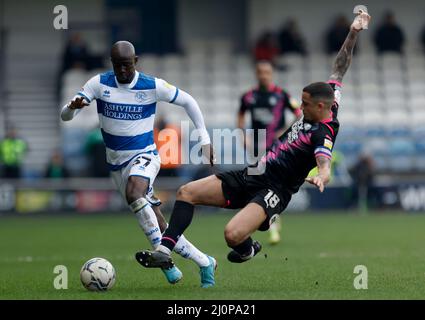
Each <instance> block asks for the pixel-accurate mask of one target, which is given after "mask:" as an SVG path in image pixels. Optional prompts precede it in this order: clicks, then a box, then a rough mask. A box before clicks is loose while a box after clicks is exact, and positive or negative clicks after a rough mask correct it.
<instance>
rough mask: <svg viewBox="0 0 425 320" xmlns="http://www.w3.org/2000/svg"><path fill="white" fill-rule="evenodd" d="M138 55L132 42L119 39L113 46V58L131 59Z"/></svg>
mask: <svg viewBox="0 0 425 320" xmlns="http://www.w3.org/2000/svg"><path fill="white" fill-rule="evenodd" d="M135 56H136V50H135V49H134V46H133V44H132V43H131V42H128V41H118V42H115V43H114V45H113V46H112V48H111V59H112V60H129V59H133V58H134V57H135Z"/></svg>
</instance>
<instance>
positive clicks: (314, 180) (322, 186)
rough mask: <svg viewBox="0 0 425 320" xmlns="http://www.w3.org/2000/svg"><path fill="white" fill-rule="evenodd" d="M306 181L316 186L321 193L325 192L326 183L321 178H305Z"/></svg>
mask: <svg viewBox="0 0 425 320" xmlns="http://www.w3.org/2000/svg"><path fill="white" fill-rule="evenodd" d="M305 181H307V182H308V183H310V184H312V185H314V186H316V187H317V188H318V189H319V190H320V192H323V190H325V182H324V181H323V179H322V177H321V176H314V177H310V178H305Z"/></svg>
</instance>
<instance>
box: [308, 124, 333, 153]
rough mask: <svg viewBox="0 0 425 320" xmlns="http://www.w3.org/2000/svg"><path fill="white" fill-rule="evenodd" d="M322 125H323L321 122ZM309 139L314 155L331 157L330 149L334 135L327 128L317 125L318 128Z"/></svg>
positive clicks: (331, 148)
mask: <svg viewBox="0 0 425 320" xmlns="http://www.w3.org/2000/svg"><path fill="white" fill-rule="evenodd" d="M323 126H325V125H324V124H323ZM311 141H312V143H313V146H314V155H315V157H319V156H323V157H325V158H329V159H332V150H333V146H334V142H335V137H334V136H333V135H332V134H331V133H330V130H329V129H326V128H324V127H322V125H321V127H319V129H318V130H317V131H315V132H313V135H312V137H311Z"/></svg>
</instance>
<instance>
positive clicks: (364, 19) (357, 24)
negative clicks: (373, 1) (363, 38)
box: [351, 10, 371, 31]
mask: <svg viewBox="0 0 425 320" xmlns="http://www.w3.org/2000/svg"><path fill="white" fill-rule="evenodd" d="M370 19H371V16H370V15H369V14H368V13H367V12H364V11H363V10H359V13H357V15H356V17H355V18H354V21H353V23H352V24H351V30H355V31H361V30H363V29H367V28H368V25H369V21H370Z"/></svg>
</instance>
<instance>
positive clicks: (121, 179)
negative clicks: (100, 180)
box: [61, 41, 216, 287]
mask: <svg viewBox="0 0 425 320" xmlns="http://www.w3.org/2000/svg"><path fill="white" fill-rule="evenodd" d="M137 60H138V57H137V56H136V54H135V49H134V46H133V45H132V44H131V43H130V42H127V41H119V42H117V43H115V44H114V45H113V46H112V49H111V61H112V65H113V69H114V70H113V71H110V72H106V73H103V74H99V75H96V76H95V77H93V78H91V79H90V80H89V81H88V82H87V83H86V84H85V85H84V87H83V88H82V90H81V91H80V92H78V94H77V95H76V96H75V97H74V98H73V99H72V101H71V102H69V103H68V104H67V105H65V106H64V107H63V109H62V112H61V118H62V120H63V121H69V120H71V119H73V118H74V116H75V115H76V114H77V113H78V112H79V111H80V109H82V108H84V107H85V106H88V105H89V104H90V102H92V101H93V100H96V102H97V112H98V115H99V121H100V128H101V130H102V135H103V140H104V143H105V145H106V161H107V163H108V164H109V166H110V170H111V172H112V178H113V180H114V182H115V184H116V186H117V188H118V190H119V191H120V192H121V194H122V196H123V197H124V198H125V200H126V201H127V203H128V204H129V206H130V208H131V210H132V211H133V212H134V213H135V215H136V216H137V218H138V221H139V224H140V226H141V228H142V229H143V231H144V233H145V235H146V236H147V237H148V239H149V241H150V243H151V245H152V247H153V248H156V247H157V246H158V245H159V244H160V242H161V237H162V234H161V231H164V230H165V229H166V227H167V223H166V222H165V219H164V217H163V216H162V214H161V212H160V210H159V205H160V202H159V200H158V199H156V198H155V197H154V195H153V188H152V185H153V182H154V180H155V177H156V175H157V174H158V171H159V169H160V164H161V160H160V158H159V155H158V152H157V150H156V145H155V143H154V137H153V126H154V117H155V108H156V103H157V101H166V102H170V103H173V104H176V105H179V106H182V107H184V108H185V110H186V112H187V114H188V115H189V117H190V118H191V120H192V122H193V123H194V125H195V127H196V129H198V132H200V136H201V141H200V143H201V144H202V146H203V147H202V148H203V151H204V153H205V154H206V155H207V156H208V157H209V160H210V163H211V165H212V164H213V162H214V159H213V158H214V152H213V149H212V147H211V142H210V137H209V135H208V132H207V131H206V128H205V123H204V119H203V116H202V113H201V111H200V109H199V106H198V104H197V102H196V101H195V99H194V98H193V97H192V96H190V95H189V94H188V93H186V92H184V91H183V90H179V89H178V88H176V87H174V86H172V85H170V84H168V83H167V82H165V81H164V80H162V79H159V78H154V77H150V76H148V75H145V74H143V73H141V72H137V71H136V64H137ZM160 225H161V227H160ZM175 251H176V252H177V253H179V254H180V255H181V256H182V257H184V258H188V259H191V260H193V261H194V262H195V263H196V264H197V265H198V266H199V267H200V275H201V286H202V287H210V286H213V285H214V271H215V267H216V261H215V259H214V258H212V257H210V256H208V255H206V254H204V253H202V252H201V251H199V250H198V249H197V248H196V247H195V246H194V245H193V244H191V243H190V242H189V241H188V240H187V239H185V238H184V237H183V236H182V237H180V239H179V241H178V242H177V244H176V248H175ZM162 271H163V272H164V274H165V276H166V277H167V280H168V281H169V282H170V283H176V282H178V281H179V280H180V279H181V278H182V273H181V271H180V270H179V269H178V268H177V267H176V266H175V265H173V266H172V267H171V268H167V269H165V268H164V269H162Z"/></svg>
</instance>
